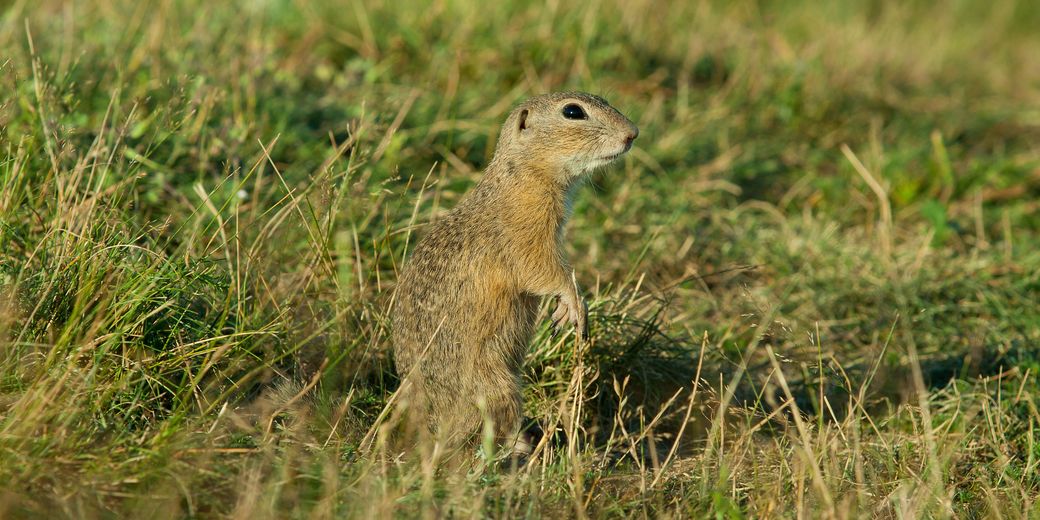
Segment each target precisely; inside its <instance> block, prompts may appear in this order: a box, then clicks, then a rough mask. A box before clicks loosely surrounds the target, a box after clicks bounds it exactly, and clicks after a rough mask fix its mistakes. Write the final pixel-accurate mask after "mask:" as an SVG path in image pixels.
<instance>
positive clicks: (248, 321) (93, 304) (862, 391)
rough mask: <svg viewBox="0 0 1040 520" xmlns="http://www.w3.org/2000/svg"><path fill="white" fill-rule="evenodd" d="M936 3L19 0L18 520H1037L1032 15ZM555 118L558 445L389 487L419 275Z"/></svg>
mask: <svg viewBox="0 0 1040 520" xmlns="http://www.w3.org/2000/svg"><path fill="white" fill-rule="evenodd" d="M687 4H689V5H687ZM930 4H931V3H929V2H901V3H894V2H857V1H851V0H850V1H842V2H828V3H818V2H807V1H798V0H788V1H779V0H777V1H763V2H707V1H706V2H689V3H687V2H681V1H674V2H663V3H658V2H649V1H644V0H634V1H625V2H621V1H603V2H589V3H580V4H579V3H570V2H547V3H546V5H528V3H526V2H519V1H516V2H499V3H492V2H467V1H461V0H460V1H441V2H434V3H433V4H432V5H430V6H425V5H421V3H419V2H415V3H412V2H379V1H371V2H369V1H343V2H333V1H331V0H311V1H289V0H268V1H258V2H251V3H246V4H245V5H241V6H232V5H230V3H228V4H225V3H222V2H201V1H196V0H183V1H161V2H131V1H124V0H92V1H84V2H59V1H51V0H41V1H25V0H14V1H10V0H8V1H0V49H3V51H2V52H0V482H3V483H4V484H3V485H2V486H0V517H4V518H8V517H14V518H19V517H39V516H41V515H42V516H59V517H76V518H82V517H85V518H108V517H127V516H129V517H137V516H147V517H161V518H179V517H225V516H226V517H235V518H261V517H263V518H303V517H307V518H312V517H313V518H325V517H335V518H340V517H344V516H347V517H359V518H370V517H372V516H373V515H376V516H390V515H398V516H402V517H411V516H415V515H418V514H425V515H429V516H437V515H451V516H456V517H470V516H481V517H484V516H486V517H507V518H515V517H541V516H549V517H576V516H582V515H585V516H590V517H605V516H614V517H629V516H637V517H639V516H653V517H657V516H673V517H688V516H692V517H709V516H714V517H716V518H739V517H767V516H799V515H801V516H810V517H816V516H838V517H851V518H856V517H863V516H871V515H877V516H882V517H947V516H965V517H981V516H987V517H1012V518H1016V517H1024V516H1033V515H1036V514H1037V512H1038V509H1037V506H1036V501H1037V498H1038V496H1040V474H1038V467H1037V466H1038V464H1040V443H1038V442H1037V441H1038V440H1040V433H1037V428H1038V427H1040V413H1038V411H1037V407H1036V404H1037V403H1036V400H1037V398H1040V384H1038V382H1037V376H1038V371H1040V351H1038V350H1037V343H1038V341H1040V303H1038V301H1040V203H1038V202H1037V201H1038V200H1040V144H1038V143H1040V109H1038V108H1037V107H1040V60H1038V59H1037V58H1036V57H1037V56H1040V36H1038V34H1040V33H1037V31H1036V27H1038V26H1040V7H1038V6H1037V5H1035V4H1034V3H1032V2H1027V1H1020V2H1009V1H1001V0H998V1H995V2H981V1H978V2H973V1H958V2H944V3H940V4H941V5H938V6H931V5H930ZM571 88H576V89H585V90H590V91H593V92H596V93H600V94H602V95H604V96H605V97H607V98H608V99H609V100H610V101H611V103H612V104H614V105H615V106H616V107H618V108H619V109H620V110H621V111H622V112H624V113H625V114H627V115H628V116H629V117H630V118H631V119H632V120H633V121H635V122H636V123H637V124H638V125H639V127H640V129H641V134H640V138H639V140H638V141H637V142H636V147H635V149H634V150H633V151H632V153H630V154H629V155H628V156H627V157H626V159H625V160H624V161H623V164H621V165H619V166H615V167H612V168H610V169H608V170H605V171H602V172H598V173H596V174H595V175H593V177H592V178H591V182H590V183H589V185H588V186H586V187H585V188H583V189H582V190H581V191H580V192H579V194H578V197H577V200H576V203H575V215H574V218H573V219H572V221H571V224H570V226H569V229H568V240H567V248H568V253H569V256H570V258H571V259H572V262H573V264H574V265H575V268H576V271H577V275H578V281H579V282H580V283H581V284H582V286H583V287H584V288H585V289H586V295H587V296H588V297H589V300H590V311H591V318H590V319H591V324H592V335H593V338H592V341H591V343H590V344H588V345H585V346H582V347H580V348H578V347H577V346H576V345H575V344H574V343H573V338H572V337H570V336H566V337H557V338H553V337H552V335H551V334H549V331H548V330H547V328H546V325H547V324H545V323H543V324H542V328H541V329H540V332H539V334H538V336H537V337H536V339H535V341H534V342H533V344H532V345H531V349H530V353H529V355H528V372H527V383H528V386H527V395H526V404H527V406H528V412H529V414H531V415H533V416H535V417H539V418H540V419H541V420H542V421H543V422H544V423H547V424H558V425H561V426H562V427H564V428H565V429H566V430H567V431H568V432H569V438H570V439H571V441H572V443H571V444H570V445H569V446H567V447H563V448H553V447H547V448H546V449H545V450H543V451H542V452H541V453H540V454H539V456H538V457H537V458H536V459H535V461H534V462H533V463H532V464H530V465H529V466H527V467H525V468H524V469H522V470H521V471H519V472H516V473H509V472H497V471H494V470H479V471H478V470H475V471H472V472H470V473H468V474H465V475H459V474H453V473H451V472H449V471H439V472H438V471H434V470H433V469H432V468H431V467H429V466H425V465H423V464H421V463H419V462H417V461H416V460H415V458H414V457H412V458H408V457H404V458H402V457H399V456H398V454H396V453H392V452H390V451H389V449H388V445H387V444H386V443H385V442H384V441H385V439H386V433H387V432H388V429H389V426H388V423H387V422H386V421H384V420H383V419H384V418H385V412H387V411H388V410H389V408H388V404H389V401H390V399H391V396H392V395H393V392H394V390H395V389H396V388H397V384H398V380H397V376H396V375H395V373H394V371H393V368H392V362H391V359H390V355H389V351H390V345H389V339H388V338H389V334H388V323H389V320H388V317H387V308H388V306H389V302H390V299H391V295H392V290H393V287H394V281H395V279H396V273H397V272H398V270H399V269H400V267H401V265H402V263H403V262H404V261H405V260H406V259H407V255H408V251H409V249H410V247H411V246H413V245H414V244H415V242H416V240H417V239H418V237H419V236H421V234H422V233H423V228H422V224H423V223H425V222H427V221H429V220H430V219H432V218H435V217H436V216H437V215H439V214H442V213H443V211H444V210H445V209H447V208H450V207H452V206H453V205H454V204H455V203H456V202H457V201H458V200H459V198H460V197H461V196H462V194H463V193H464V192H465V191H466V190H467V189H468V188H469V187H470V186H472V185H473V183H474V182H475V180H476V179H477V178H478V176H479V172H480V170H481V169H482V168H483V167H484V165H486V164H487V161H488V160H489V158H490V156H491V153H492V151H493V146H494V139H495V136H496V135H497V130H498V126H499V124H500V123H501V121H502V120H503V119H504V117H505V115H506V113H507V112H508V110H509V109H510V107H511V106H512V105H513V104H515V103H517V102H518V101H520V100H521V99H523V98H524V97H526V96H528V95H531V94H535V93H540V92H545V91H548V90H562V89H571ZM366 447H368V448H370V449H365V448H366Z"/></svg>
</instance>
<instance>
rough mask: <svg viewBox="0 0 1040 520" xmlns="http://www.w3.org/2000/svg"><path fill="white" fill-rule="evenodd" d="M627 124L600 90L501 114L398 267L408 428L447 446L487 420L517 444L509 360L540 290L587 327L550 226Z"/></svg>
mask: <svg viewBox="0 0 1040 520" xmlns="http://www.w3.org/2000/svg"><path fill="white" fill-rule="evenodd" d="M638 135H639V130H638V129H637V128H636V126H635V125H634V124H632V122H631V121H629V120H628V118H626V117H625V116H624V115H622V114H621V113H620V112H618V111H617V110H616V109H614V108H613V107H611V106H610V105H609V104H608V103H607V102H606V101H605V100H604V99H602V98H600V97H598V96H594V95H591V94H585V93H581V92H561V93H553V94H547V95H542V96H536V97H533V98H530V99H528V100H527V101H525V102H523V103H522V104H520V105H519V106H517V107H516V108H515V109H514V110H513V111H512V112H511V113H510V115H509V117H508V118H507V119H506V121H505V124H504V125H503V127H502V130H501V133H500V134H499V138H498V144H497V147H496V149H495V155H494V157H493V159H492V160H491V163H490V164H489V165H488V167H487V170H486V171H485V172H484V175H483V177H482V178H481V180H480V182H479V183H478V184H477V186H476V187H474V189H473V190H472V191H471V192H470V193H468V194H467V195H466V196H465V197H464V198H463V200H462V201H461V202H460V203H459V204H458V206H456V207H455V208H454V209H453V210H452V211H451V212H450V213H448V215H446V216H445V217H443V218H441V219H440V220H438V221H437V222H435V223H433V224H431V225H430V226H429V227H428V229H427V230H426V231H425V233H424V236H423V238H422V239H421V240H420V241H419V243H418V245H417V246H416V247H415V249H414V251H412V253H411V258H410V260H409V261H408V263H407V264H406V266H405V268H404V271H403V272H402V274H401V277H400V280H399V282H398V286H397V289H396V293H395V302H394V307H393V310H392V318H393V333H392V335H393V345H394V356H395V363H396V366H397V370H398V373H399V375H400V377H401V378H402V387H401V395H400V402H401V404H402V407H403V409H404V410H405V411H406V414H407V416H409V417H410V418H412V419H413V420H414V421H413V422H414V423H415V424H417V425H418V429H420V430H424V431H427V432H429V433H432V434H435V435H436V436H437V438H438V439H440V440H443V441H445V442H449V443H452V444H458V443H460V442H465V441H467V440H468V439H472V438H473V436H474V435H476V434H477V433H479V432H480V429H481V426H482V425H484V424H486V421H485V419H491V424H493V425H494V428H495V434H496V437H497V439H498V441H499V443H500V444H501V445H504V446H507V447H510V448H512V449H514V450H516V451H518V452H523V451H524V449H525V448H524V446H527V445H530V443H531V439H530V438H527V437H529V435H527V436H526V437H525V434H524V432H523V431H521V423H522V409H523V406H522V402H521V388H520V370H521V366H522V361H523V355H524V352H525V351H526V349H527V344H528V341H529V340H530V336H531V333H532V330H533V328H534V325H535V320H536V318H537V309H538V305H539V302H540V300H541V298H543V297H554V298H556V299H557V300H558V305H557V308H556V311H555V312H554V314H553V319H554V321H555V322H556V323H557V324H559V325H563V324H565V323H572V324H573V325H574V326H575V329H576V331H577V333H578V334H579V335H580V336H585V335H587V326H586V310H585V304H584V301H583V300H582V298H581V296H580V294H579V291H578V288H577V286H576V284H575V282H574V276H573V272H572V270H571V268H570V265H569V263H568V262H567V260H566V258H564V255H563V252H562V247H561V245H562V244H561V241H562V236H563V235H562V230H563V226H564V224H565V223H566V219H567V217H568V216H569V213H570V207H569V206H570V198H571V195H572V193H573V190H574V189H575V187H576V185H577V183H578V182H579V181H580V180H581V179H582V178H583V177H584V176H585V175H586V174H587V173H588V172H590V171H592V170H594V169H596V168H598V167H601V166H604V165H606V164H609V163H611V162H613V161H614V160H615V159H617V158H619V157H621V156H622V155H623V154H625V153H626V152H627V151H628V150H629V149H630V148H631V146H632V142H633V141H634V140H635V139H636V137H637V136H638Z"/></svg>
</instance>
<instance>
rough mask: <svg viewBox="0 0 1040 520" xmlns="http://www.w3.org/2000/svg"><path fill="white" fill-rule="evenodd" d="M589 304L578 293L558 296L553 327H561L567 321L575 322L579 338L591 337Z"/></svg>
mask: <svg viewBox="0 0 1040 520" xmlns="http://www.w3.org/2000/svg"><path fill="white" fill-rule="evenodd" d="M588 313H589V308H588V305H586V304H585V300H583V299H582V298H581V297H580V296H578V295H577V294H569V295H561V296H559V297H558V298H557V303H556V310H555V311H554V312H553V315H552V320H553V327H555V328H556V329H557V330H559V329H561V328H562V327H563V326H564V325H566V324H567V323H573V324H574V330H575V332H576V333H577V334H578V339H581V340H584V339H586V338H588V337H589V323H588Z"/></svg>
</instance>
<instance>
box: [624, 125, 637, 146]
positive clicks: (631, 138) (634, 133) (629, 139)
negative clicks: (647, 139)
mask: <svg viewBox="0 0 1040 520" xmlns="http://www.w3.org/2000/svg"><path fill="white" fill-rule="evenodd" d="M637 137H639V129H638V128H633V129H632V131H631V132H629V133H628V136H627V137H625V146H632V141H635V140H636V138H637Z"/></svg>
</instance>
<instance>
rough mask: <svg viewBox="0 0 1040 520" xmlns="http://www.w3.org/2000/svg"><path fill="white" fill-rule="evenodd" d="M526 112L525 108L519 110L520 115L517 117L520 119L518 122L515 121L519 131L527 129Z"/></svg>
mask: <svg viewBox="0 0 1040 520" xmlns="http://www.w3.org/2000/svg"><path fill="white" fill-rule="evenodd" d="M527 113H528V112H527V109H526V108H525V109H523V110H521V111H520V117H518V118H517V119H519V120H520V122H519V123H517V125H516V129H517V130H519V131H521V132H523V131H524V130H527Z"/></svg>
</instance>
